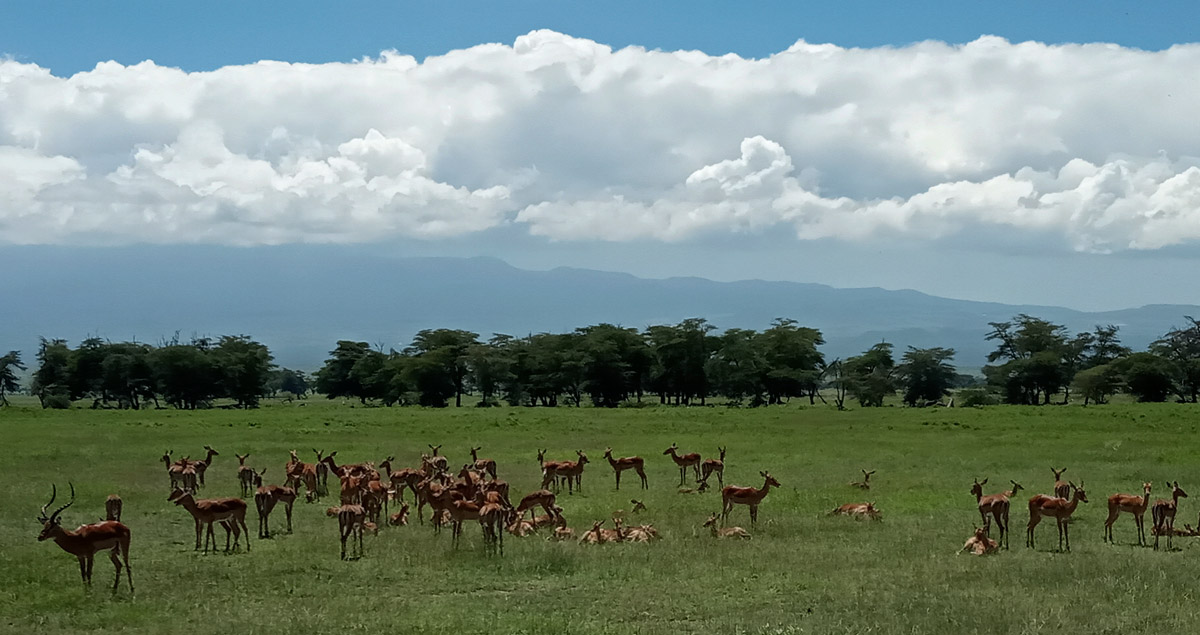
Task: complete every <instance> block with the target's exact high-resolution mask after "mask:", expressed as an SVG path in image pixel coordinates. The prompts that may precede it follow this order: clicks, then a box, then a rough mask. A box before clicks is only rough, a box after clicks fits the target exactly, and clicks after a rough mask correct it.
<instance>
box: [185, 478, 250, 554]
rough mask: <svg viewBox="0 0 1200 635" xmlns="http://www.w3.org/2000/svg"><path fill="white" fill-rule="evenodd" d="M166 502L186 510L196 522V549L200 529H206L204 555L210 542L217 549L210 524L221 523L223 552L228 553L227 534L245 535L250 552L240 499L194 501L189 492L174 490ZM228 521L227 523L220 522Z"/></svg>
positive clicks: (198, 545) (244, 508) (244, 513)
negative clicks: (223, 536) (223, 533)
mask: <svg viewBox="0 0 1200 635" xmlns="http://www.w3.org/2000/svg"><path fill="white" fill-rule="evenodd" d="M167 502H171V503H175V504H176V505H179V506H180V507H183V508H184V509H186V510H188V512H189V513H191V515H192V518H193V519H195V521H196V549H199V548H200V531H201V527H202V526H203V527H207V529H208V531H207V532H206V533H205V535H204V553H208V543H209V541H210V540H211V541H212V545H213V549H214V550H215V549H216V547H217V539H216V536H214V535H213V527H212V524H213V523H214V522H221V525H222V526H223V527H224V528H225V550H226V551H229V532H230V531H233V532H234V533H245V534H246V552H247V553H249V551H250V530H249V529H248V528H247V527H246V501H244V500H242V499H240V498H206V499H201V500H196V499H195V497H193V496H192V493H191V492H187V491H184V490H181V489H178V488H176V489H175V490H174V491H172V492H171V495H170V496H169V497H167ZM222 521H228V522H222Z"/></svg>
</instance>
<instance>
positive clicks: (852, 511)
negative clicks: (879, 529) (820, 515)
mask: <svg viewBox="0 0 1200 635" xmlns="http://www.w3.org/2000/svg"><path fill="white" fill-rule="evenodd" d="M829 515H830V516H853V517H855V518H870V519H871V520H883V514H882V513H881V512H880V511H879V509H877V508H876V507H875V503H874V502H871V503H846V504H845V505H842V506H841V507H835V508H833V511H831V512H829Z"/></svg>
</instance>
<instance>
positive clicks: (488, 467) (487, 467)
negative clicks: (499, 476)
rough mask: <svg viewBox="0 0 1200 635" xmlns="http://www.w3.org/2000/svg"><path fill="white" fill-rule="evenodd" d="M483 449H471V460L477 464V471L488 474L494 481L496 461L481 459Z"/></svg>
mask: <svg viewBox="0 0 1200 635" xmlns="http://www.w3.org/2000/svg"><path fill="white" fill-rule="evenodd" d="M482 449H483V448H482V447H478V448H471V460H472V461H474V462H475V469H477V470H479V471H480V472H487V473H488V475H489V476H491V477H492V478H493V479H495V478H496V460H495V459H481V458H479V454H478V452H479V451H480V450H482Z"/></svg>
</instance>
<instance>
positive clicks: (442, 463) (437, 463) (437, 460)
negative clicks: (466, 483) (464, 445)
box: [429, 444, 450, 471]
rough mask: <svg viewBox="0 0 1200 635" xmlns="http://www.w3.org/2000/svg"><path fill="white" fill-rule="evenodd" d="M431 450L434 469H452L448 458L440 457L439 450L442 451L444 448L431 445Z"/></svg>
mask: <svg viewBox="0 0 1200 635" xmlns="http://www.w3.org/2000/svg"><path fill="white" fill-rule="evenodd" d="M429 449H430V450H431V451H432V452H433V457H432V458H431V460H430V463H431V464H432V465H433V467H435V468H437V469H439V470H442V471H446V470H448V469H450V464H449V463H448V462H447V461H446V457H444V456H438V450H440V449H442V446H440V445H432V444H431V445H430V446H429Z"/></svg>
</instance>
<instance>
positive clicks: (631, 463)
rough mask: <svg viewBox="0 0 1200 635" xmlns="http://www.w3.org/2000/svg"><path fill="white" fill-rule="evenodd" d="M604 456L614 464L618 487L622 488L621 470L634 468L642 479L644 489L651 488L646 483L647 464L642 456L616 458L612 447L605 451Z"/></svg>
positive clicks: (610, 463)
mask: <svg viewBox="0 0 1200 635" xmlns="http://www.w3.org/2000/svg"><path fill="white" fill-rule="evenodd" d="M604 458H606V459H608V464H609V465H610V466H612V469H613V472H615V473H616V475H617V489H621V472H624V471H625V470H633V471H634V472H636V473H637V475H638V478H640V479H642V489H649V488H650V486H649V485H647V484H646V469H645V468H646V465H645V463H646V462H645V461H643V460H642V457H640V456H626V457H621V458H619V459H614V458H613V454H612V448H608V449H607V450H605V451H604Z"/></svg>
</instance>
